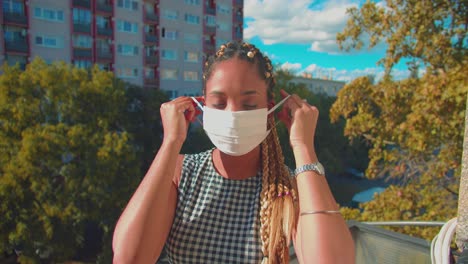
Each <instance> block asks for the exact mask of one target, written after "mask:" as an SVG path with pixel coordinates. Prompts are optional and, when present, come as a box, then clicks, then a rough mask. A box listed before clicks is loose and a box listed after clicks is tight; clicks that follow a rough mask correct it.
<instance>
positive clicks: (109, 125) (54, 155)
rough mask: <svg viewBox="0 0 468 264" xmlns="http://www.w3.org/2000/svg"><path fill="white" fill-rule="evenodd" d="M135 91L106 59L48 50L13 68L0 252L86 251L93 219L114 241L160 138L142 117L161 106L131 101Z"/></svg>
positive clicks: (1, 156) (2, 98) (4, 103)
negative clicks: (70, 60)
mask: <svg viewBox="0 0 468 264" xmlns="http://www.w3.org/2000/svg"><path fill="white" fill-rule="evenodd" d="M131 91H132V90H131V89H125V84H124V83H123V82H121V81H119V80H117V79H116V78H114V76H113V74H112V73H109V72H104V71H100V70H99V69H98V68H97V67H94V68H92V69H90V70H83V69H77V68H73V67H71V66H70V65H66V64H64V63H56V64H52V65H47V64H46V63H45V62H44V61H42V60H40V59H36V60H34V61H33V62H32V63H31V64H29V65H28V66H27V68H26V70H25V71H20V70H19V69H18V68H14V67H8V66H5V67H4V69H3V74H2V75H0V149H1V152H0V215H2V218H1V219H0V252H11V251H12V250H13V249H16V250H21V252H22V256H21V258H20V261H21V262H22V263H38V262H41V261H44V260H46V261H47V262H61V261H66V260H70V259H73V258H74V257H78V258H80V257H81V258H83V257H84V256H82V255H78V252H80V249H83V248H84V247H86V246H87V245H85V243H87V242H89V241H88V239H89V238H88V237H89V235H90V234H89V232H87V230H88V229H89V227H90V226H91V227H92V226H94V227H95V228H97V229H98V230H99V231H100V233H102V235H101V236H97V239H103V240H104V241H103V243H104V245H105V249H104V251H106V250H107V252H108V251H109V250H110V237H111V233H112V231H113V227H114V225H115V221H116V220H117V217H118V216H119V215H120V213H121V210H122V209H123V207H124V206H125V204H126V202H127V201H128V198H129V197H130V195H131V193H132V192H133V191H134V189H135V188H136V184H138V182H139V180H140V178H138V177H141V175H143V173H142V167H143V165H142V159H141V158H142V157H144V154H142V153H144V150H143V149H144V147H145V146H144V144H146V142H150V143H151V144H152V146H151V147H157V146H156V145H157V140H156V141H155V140H149V141H148V140H144V139H142V138H141V136H140V135H138V133H137V132H138V131H141V130H144V129H143V128H144V126H145V124H144V122H145V121H142V120H135V118H136V117H137V116H139V114H141V113H142V109H145V110H147V111H150V110H151V111H152V110H154V109H155V108H156V106H154V107H148V108H142V109H137V110H135V109H134V110H131V109H132V108H131V107H132V104H130V103H129V102H135V101H138V100H137V99H136V98H138V96H132V95H130V94H131ZM140 98H141V96H140ZM153 98H154V97H153ZM154 103H155V104H157V103H156V102H154ZM159 103H160V102H159ZM157 109H159V107H157ZM143 112H144V111H143ZM132 114H133V116H132ZM154 114H155V115H157V116H159V115H158V113H157V112H155V113H154ZM149 116H150V115H149V114H147V115H146V116H145V117H149ZM151 122H153V123H155V124H158V122H157V118H156V119H155V118H152V119H151ZM152 132H154V130H153V131H152ZM141 133H143V132H141ZM151 138H159V140H160V134H156V133H155V134H154V135H152V137H151ZM91 235H93V234H91ZM93 250H95V251H96V254H97V253H99V252H100V251H102V249H101V248H99V247H98V248H97V249H93ZM86 257H89V258H92V259H95V257H96V256H86ZM82 260H83V259H82Z"/></svg>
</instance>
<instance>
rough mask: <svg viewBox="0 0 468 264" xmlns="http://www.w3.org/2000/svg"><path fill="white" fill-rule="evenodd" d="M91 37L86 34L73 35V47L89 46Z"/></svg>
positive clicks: (91, 42)
mask: <svg viewBox="0 0 468 264" xmlns="http://www.w3.org/2000/svg"><path fill="white" fill-rule="evenodd" d="M92 45H93V39H92V38H91V37H90V36H87V35H73V47H75V48H91V47H92Z"/></svg>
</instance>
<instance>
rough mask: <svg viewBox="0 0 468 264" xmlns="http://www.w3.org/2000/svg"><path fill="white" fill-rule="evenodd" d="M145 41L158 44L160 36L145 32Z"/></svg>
mask: <svg viewBox="0 0 468 264" xmlns="http://www.w3.org/2000/svg"><path fill="white" fill-rule="evenodd" d="M145 43H148V44H156V43H158V36H156V35H155V34H154V33H145Z"/></svg>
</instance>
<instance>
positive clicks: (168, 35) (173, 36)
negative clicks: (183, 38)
mask: <svg viewBox="0 0 468 264" xmlns="http://www.w3.org/2000/svg"><path fill="white" fill-rule="evenodd" d="M177 35H178V34H177V30H168V29H165V28H162V30H161V36H162V38H164V39H170V40H177Z"/></svg>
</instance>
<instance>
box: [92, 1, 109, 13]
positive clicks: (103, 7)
mask: <svg viewBox="0 0 468 264" xmlns="http://www.w3.org/2000/svg"><path fill="white" fill-rule="evenodd" d="M96 10H97V11H98V12H99V13H103V14H112V11H113V6H112V2H111V1H109V0H104V1H97V3H96Z"/></svg>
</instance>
